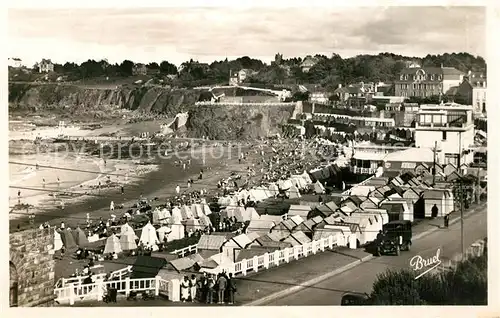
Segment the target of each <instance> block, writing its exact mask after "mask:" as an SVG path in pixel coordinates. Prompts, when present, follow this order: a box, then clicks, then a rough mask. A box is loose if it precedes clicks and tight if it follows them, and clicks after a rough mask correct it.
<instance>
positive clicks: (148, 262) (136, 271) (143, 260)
mask: <svg viewBox="0 0 500 318" xmlns="http://www.w3.org/2000/svg"><path fill="white" fill-rule="evenodd" d="M166 264H167V260H166V259H164V258H160V257H151V256H144V255H139V256H137V258H136V260H135V263H134V265H133V266H132V274H131V276H130V278H149V277H155V276H156V275H157V274H158V272H159V271H160V269H162V268H163V267H164V266H165V265H166Z"/></svg>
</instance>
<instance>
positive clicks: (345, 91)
mask: <svg viewBox="0 0 500 318" xmlns="http://www.w3.org/2000/svg"><path fill="white" fill-rule="evenodd" d="M333 93H334V94H349V93H350V92H349V90H348V89H347V88H345V87H339V88H337V89H336V90H335V91H333Z"/></svg>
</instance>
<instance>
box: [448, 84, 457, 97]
mask: <svg viewBox="0 0 500 318" xmlns="http://www.w3.org/2000/svg"><path fill="white" fill-rule="evenodd" d="M457 91H458V86H452V87H450V88H449V89H448V90H447V91H446V93H445V95H448V96H455V95H456V94H457Z"/></svg>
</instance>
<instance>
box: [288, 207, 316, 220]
mask: <svg viewBox="0 0 500 318" xmlns="http://www.w3.org/2000/svg"><path fill="white" fill-rule="evenodd" d="M309 211H311V207H310V206H308V205H296V204H291V205H290V208H289V209H288V215H290V216H294V215H298V216H302V217H304V218H306V217H307V215H308V214H309Z"/></svg>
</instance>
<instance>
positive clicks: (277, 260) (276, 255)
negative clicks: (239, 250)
mask: <svg viewBox="0 0 500 318" xmlns="http://www.w3.org/2000/svg"><path fill="white" fill-rule="evenodd" d="M337 238H338V237H337V235H331V236H329V237H327V238H322V239H319V240H317V241H312V242H310V243H306V244H304V245H297V246H294V247H288V248H285V249H283V250H277V251H274V252H273V253H265V254H263V255H260V256H254V257H253V258H251V259H244V260H242V261H240V262H238V263H234V264H231V265H229V266H226V267H225V268H223V269H221V271H222V270H225V271H226V272H228V273H232V274H233V275H240V274H241V275H243V276H246V275H247V273H248V272H249V271H253V272H258V271H259V270H260V269H268V268H269V267H271V266H280V265H282V264H285V263H289V262H290V261H292V260H294V259H295V260H298V259H299V258H303V257H307V256H309V255H312V254H316V253H317V252H318V251H321V252H323V251H325V249H327V248H330V249H331V248H333V247H334V246H336V245H338V241H337Z"/></svg>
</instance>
